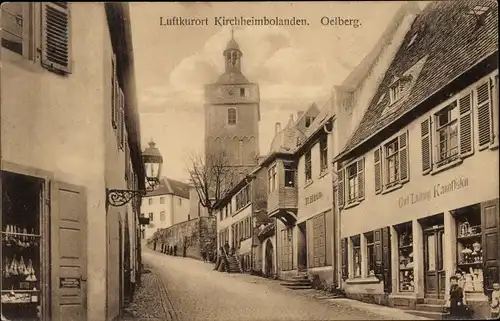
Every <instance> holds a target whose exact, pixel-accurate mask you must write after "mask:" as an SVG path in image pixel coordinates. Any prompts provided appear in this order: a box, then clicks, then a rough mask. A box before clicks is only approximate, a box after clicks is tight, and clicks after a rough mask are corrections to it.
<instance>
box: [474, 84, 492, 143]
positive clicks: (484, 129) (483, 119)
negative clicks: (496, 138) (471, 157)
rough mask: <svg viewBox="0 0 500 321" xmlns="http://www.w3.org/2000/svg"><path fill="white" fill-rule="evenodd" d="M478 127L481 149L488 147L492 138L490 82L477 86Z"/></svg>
mask: <svg viewBox="0 0 500 321" xmlns="http://www.w3.org/2000/svg"><path fill="white" fill-rule="evenodd" d="M476 98H477V101H476V103H477V127H478V142H479V150H483V149H485V148H487V147H488V145H489V143H490V140H491V89H490V82H489V81H488V82H485V83H484V84H482V85H480V86H478V87H477V95H476Z"/></svg>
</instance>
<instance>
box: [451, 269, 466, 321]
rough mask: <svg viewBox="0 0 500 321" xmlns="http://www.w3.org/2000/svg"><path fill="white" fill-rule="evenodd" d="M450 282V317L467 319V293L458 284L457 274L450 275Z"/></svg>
mask: <svg viewBox="0 0 500 321" xmlns="http://www.w3.org/2000/svg"><path fill="white" fill-rule="evenodd" d="M450 284H451V285H450V318H451V320H465V319H467V306H466V305H465V293H464V290H463V289H462V287H461V286H460V285H459V284H458V278H457V276H455V275H453V276H452V277H450Z"/></svg>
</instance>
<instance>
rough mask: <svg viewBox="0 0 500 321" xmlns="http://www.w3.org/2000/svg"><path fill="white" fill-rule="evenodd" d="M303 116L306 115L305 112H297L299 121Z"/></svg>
mask: <svg viewBox="0 0 500 321" xmlns="http://www.w3.org/2000/svg"><path fill="white" fill-rule="evenodd" d="M302 115H304V112H303V111H298V112H297V120H299V119H300V117H302Z"/></svg>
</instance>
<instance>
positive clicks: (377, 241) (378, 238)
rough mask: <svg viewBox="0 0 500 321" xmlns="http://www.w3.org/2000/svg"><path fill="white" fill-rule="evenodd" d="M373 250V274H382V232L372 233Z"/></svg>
mask: <svg viewBox="0 0 500 321" xmlns="http://www.w3.org/2000/svg"><path fill="white" fill-rule="evenodd" d="M373 249H374V251H375V274H376V275H378V276H379V277H380V276H382V274H383V268H382V261H383V260H382V230H375V231H373Z"/></svg>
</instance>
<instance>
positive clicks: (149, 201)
mask: <svg viewBox="0 0 500 321" xmlns="http://www.w3.org/2000/svg"><path fill="white" fill-rule="evenodd" d="M148 204H149V205H153V198H152V197H150V198H149V200H148Z"/></svg>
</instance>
